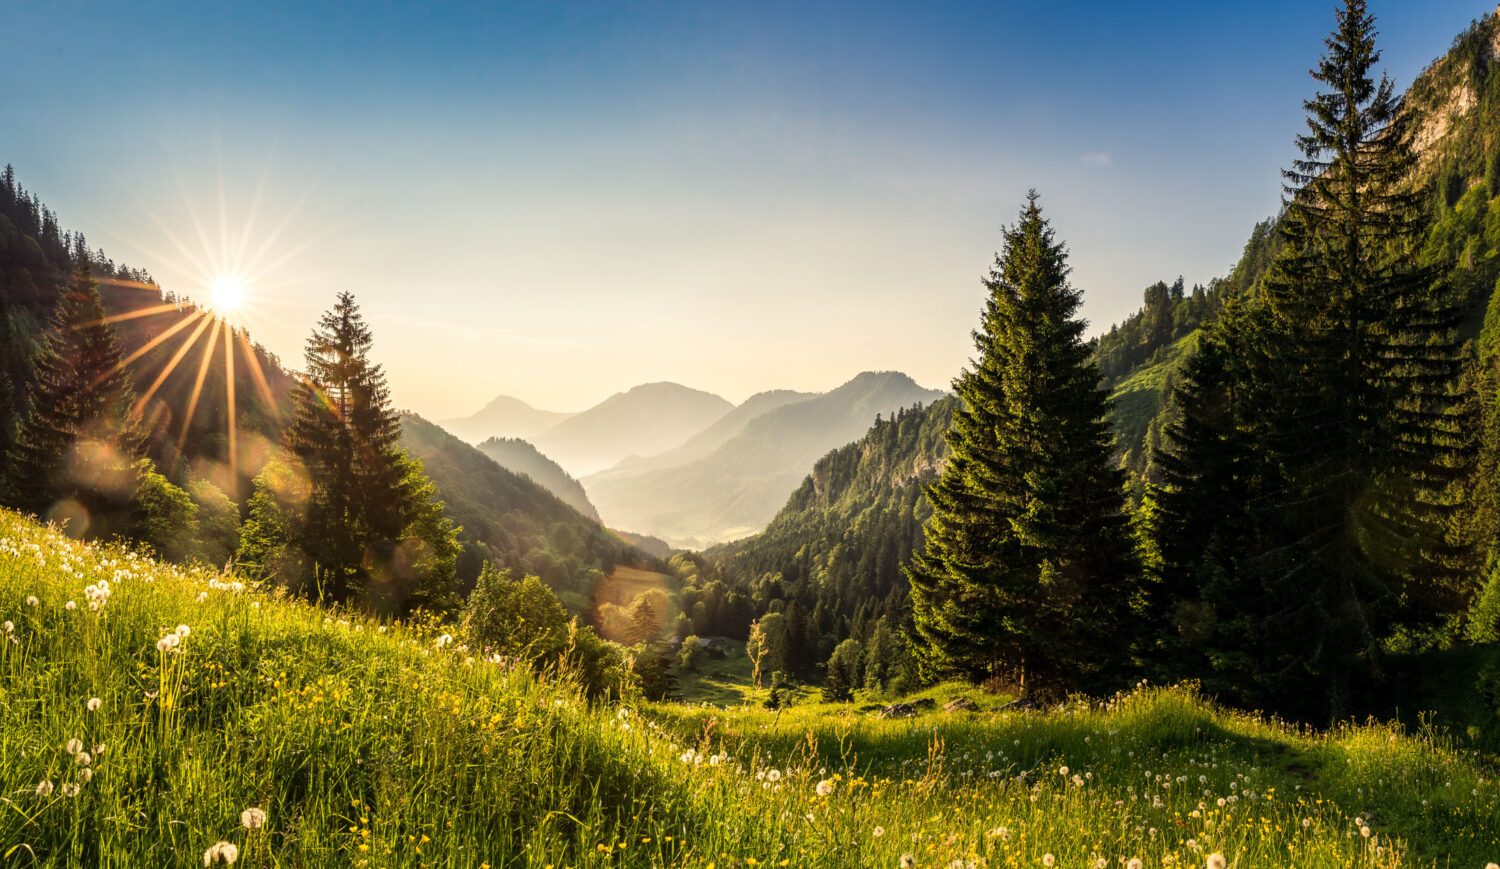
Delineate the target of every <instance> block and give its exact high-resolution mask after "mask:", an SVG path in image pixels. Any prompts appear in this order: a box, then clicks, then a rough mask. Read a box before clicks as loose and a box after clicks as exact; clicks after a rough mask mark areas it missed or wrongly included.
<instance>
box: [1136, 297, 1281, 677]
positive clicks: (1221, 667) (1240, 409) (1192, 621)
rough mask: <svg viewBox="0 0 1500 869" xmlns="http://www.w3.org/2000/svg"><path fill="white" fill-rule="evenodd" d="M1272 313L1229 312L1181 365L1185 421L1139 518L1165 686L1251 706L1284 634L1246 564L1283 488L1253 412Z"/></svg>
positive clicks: (1157, 671) (1152, 647)
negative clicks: (1274, 643)
mask: <svg viewBox="0 0 1500 869" xmlns="http://www.w3.org/2000/svg"><path fill="white" fill-rule="evenodd" d="M1263 319H1264V312H1263V311H1262V310H1258V309H1250V308H1248V307H1246V306H1244V305H1241V304H1237V303H1235V302H1231V303H1230V304H1229V305H1228V306H1227V307H1226V309H1225V311H1224V313H1223V315H1222V316H1221V317H1220V318H1219V319H1218V320H1217V321H1215V323H1214V324H1213V325H1212V326H1210V327H1209V328H1208V329H1207V331H1206V333H1205V335H1204V336H1203V337H1202V339H1201V340H1200V341H1199V343H1198V345H1197V347H1196V348H1195V350H1194V352H1193V354H1192V355H1191V356H1190V357H1188V359H1187V362H1186V364H1185V365H1184V369H1183V373H1182V377H1181V379H1180V380H1179V381H1178V383H1177V386H1176V388H1175V390H1174V392H1173V397H1172V401H1173V404H1174V406H1175V407H1176V409H1177V414H1176V416H1175V418H1174V419H1173V421H1172V422H1171V423H1170V424H1169V425H1168V426H1167V429H1166V439H1165V442H1164V444H1163V446H1162V448H1161V450H1160V451H1159V452H1157V453H1156V455H1155V456H1154V457H1153V461H1154V462H1155V463H1156V465H1157V467H1158V469H1159V473H1160V478H1161V479H1160V482H1159V483H1158V484H1155V485H1152V486H1150V487H1149V488H1148V490H1147V493H1146V496H1145V499H1144V503H1143V504H1142V508H1141V511H1140V514H1139V515H1140V516H1141V518H1142V520H1143V525H1144V526H1145V527H1144V529H1143V536H1145V537H1146V538H1148V539H1147V540H1146V541H1144V543H1145V548H1146V550H1147V551H1148V552H1149V553H1150V555H1151V557H1150V558H1149V561H1150V562H1151V564H1150V573H1151V574H1152V579H1153V580H1154V581H1153V582H1151V583H1150V585H1149V588H1150V594H1149V605H1148V607H1147V613H1146V616H1147V617H1146V623H1147V625H1148V626H1149V627H1150V630H1149V632H1148V634H1147V638H1148V642H1147V643H1146V655H1147V658H1148V662H1149V672H1150V673H1151V675H1152V677H1153V678H1155V679H1157V680H1158V681H1176V680H1181V679H1196V680H1199V681H1201V682H1202V683H1203V685H1204V687H1205V688H1207V689H1208V690H1210V691H1212V692H1215V693H1218V694H1221V695H1226V696H1230V697H1234V698H1236V699H1240V700H1245V701H1247V702H1255V701H1258V700H1260V699H1262V698H1260V697H1259V696H1258V695H1257V694H1256V692H1255V691H1254V690H1253V686H1255V685H1256V684H1257V680H1258V679H1259V678H1261V677H1262V676H1263V675H1264V674H1263V673H1262V672H1260V671H1259V669H1258V663H1259V662H1258V661H1257V660H1256V659H1255V657H1254V652H1255V651H1256V650H1258V649H1260V648H1263V646H1264V641H1265V637H1264V636H1263V634H1264V632H1267V631H1275V630H1279V629H1280V628H1279V625H1278V623H1277V621H1276V618H1275V616H1276V609H1277V608H1276V606H1274V605H1271V603H1270V602H1269V601H1267V600H1266V599H1265V598H1264V597H1263V595H1262V594H1261V593H1260V587H1259V585H1258V579H1257V577H1256V575H1255V574H1253V573H1252V572H1251V570H1250V566H1249V565H1248V564H1247V562H1246V556H1247V555H1248V553H1250V552H1251V551H1252V550H1254V549H1255V547H1256V546H1257V545H1258V541H1259V540H1260V538H1261V536H1262V533H1263V532H1262V531H1261V529H1260V528H1259V527H1258V525H1257V523H1258V521H1259V519H1260V517H1258V516H1257V515H1256V513H1255V512H1254V511H1253V510H1251V504H1252V503H1253V502H1256V501H1257V500H1258V499H1261V498H1262V497H1263V496H1264V493H1265V491H1266V490H1267V489H1269V488H1272V487H1274V486H1275V485H1276V483H1275V482H1274V477H1273V474H1274V467H1273V466H1272V465H1271V464H1270V463H1269V462H1267V461H1266V460H1265V457H1264V455H1263V453H1262V452H1261V451H1260V450H1258V449H1257V447H1256V443H1257V440H1258V439H1259V436H1260V434H1261V432H1259V431H1258V430H1257V427H1256V423H1257V419H1258V418H1259V416H1260V414H1259V410H1258V408H1257V407H1256V405H1255V403H1254V402H1252V401H1250V400H1247V398H1246V396H1245V390H1246V389H1247V385H1246V380H1247V377H1248V375H1247V370H1248V369H1250V368H1252V367H1253V366H1254V364H1255V358H1256V357H1255V354H1256V352H1257V349H1256V342H1255V341H1254V340H1253V336H1254V335H1255V334H1256V331H1257V329H1258V328H1259V323H1260V321H1261V320H1263Z"/></svg>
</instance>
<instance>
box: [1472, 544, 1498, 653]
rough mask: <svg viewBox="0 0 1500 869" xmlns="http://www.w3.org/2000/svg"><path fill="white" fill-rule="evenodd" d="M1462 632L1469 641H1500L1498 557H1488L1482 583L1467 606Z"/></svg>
mask: <svg viewBox="0 0 1500 869" xmlns="http://www.w3.org/2000/svg"><path fill="white" fill-rule="evenodd" d="M1464 633H1465V635H1466V636H1467V638H1468V640H1469V642H1471V643H1477V644H1485V643H1488V644H1495V643H1500V559H1495V558H1491V559H1490V567H1489V570H1488V571H1487V572H1486V576H1485V580H1484V584H1483V585H1482V586H1480V589H1479V594H1477V595H1476V596H1475V597H1474V604H1473V606H1471V607H1470V608H1469V614H1468V619H1467V623H1466V625H1465V631H1464Z"/></svg>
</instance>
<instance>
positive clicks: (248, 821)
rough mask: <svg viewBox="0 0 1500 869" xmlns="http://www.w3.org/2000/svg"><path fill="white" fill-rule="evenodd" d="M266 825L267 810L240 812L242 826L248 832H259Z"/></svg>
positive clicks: (254, 809)
mask: <svg viewBox="0 0 1500 869" xmlns="http://www.w3.org/2000/svg"><path fill="white" fill-rule="evenodd" d="M265 825H266V810H265V809H259V808H254V807H251V808H248V809H246V810H244V811H243V812H240V826H241V827H244V828H245V829H247V830H259V829H260V828H261V827H264V826H265Z"/></svg>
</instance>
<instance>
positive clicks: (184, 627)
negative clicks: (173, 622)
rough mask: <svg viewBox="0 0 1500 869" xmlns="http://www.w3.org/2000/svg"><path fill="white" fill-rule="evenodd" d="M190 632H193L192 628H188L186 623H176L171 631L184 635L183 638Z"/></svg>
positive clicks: (180, 635)
mask: <svg viewBox="0 0 1500 869" xmlns="http://www.w3.org/2000/svg"><path fill="white" fill-rule="evenodd" d="M192 632H193V629H192V628H190V627H188V626H187V625H178V626H177V630H175V631H173V633H174V634H176V635H177V636H179V637H184V638H185V637H187V636H188V635H189V634H191V633H192Z"/></svg>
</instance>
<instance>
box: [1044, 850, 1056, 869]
mask: <svg viewBox="0 0 1500 869" xmlns="http://www.w3.org/2000/svg"><path fill="white" fill-rule="evenodd" d="M1042 865H1043V866H1056V865H1057V858H1056V857H1054V856H1052V854H1051V852H1048V853H1046V854H1043V855H1042Z"/></svg>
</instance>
